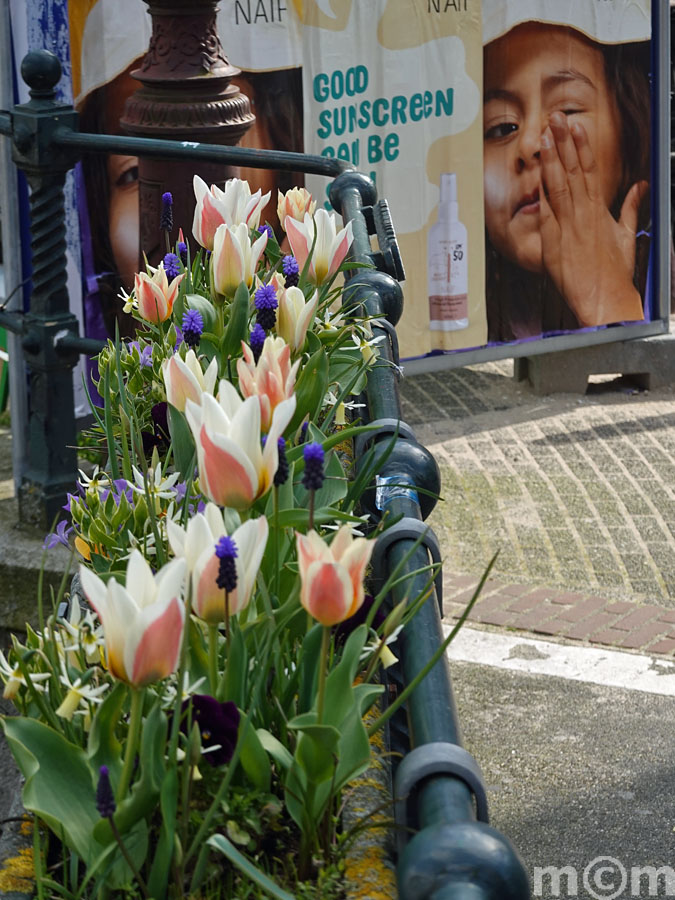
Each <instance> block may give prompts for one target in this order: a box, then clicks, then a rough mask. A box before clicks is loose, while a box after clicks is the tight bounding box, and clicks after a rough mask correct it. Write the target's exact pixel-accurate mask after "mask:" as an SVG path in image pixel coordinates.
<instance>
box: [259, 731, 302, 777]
mask: <svg viewBox="0 0 675 900" xmlns="http://www.w3.org/2000/svg"><path fill="white" fill-rule="evenodd" d="M256 734H257V735H258V737H259V738H260V743H261V744H262V745H263V747H264V748H265V750H266V751H267V752H268V753H269V755H270V756H271V757H272V759H273V760H274V762H275V763H276V764H277V765H278V766H280V767H281V768H282V769H283V771H284V772H287V771H288V770H289V769H290V767H291V765H292V763H293V757H292V756H291V753H290V751H289V749H288V748H287V747H284V745H283V744H282V743H281V741H280V740H279V739H278V738H275V737H274V735H273V734H270V732H269V731H266V730H265V729H264V728H259V729H258V730H257V732H256Z"/></svg>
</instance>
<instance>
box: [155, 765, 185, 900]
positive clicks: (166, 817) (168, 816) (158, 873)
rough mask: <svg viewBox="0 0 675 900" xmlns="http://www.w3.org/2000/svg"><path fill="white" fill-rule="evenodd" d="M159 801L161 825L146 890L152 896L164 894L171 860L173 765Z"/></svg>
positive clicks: (175, 784) (174, 800)
mask: <svg viewBox="0 0 675 900" xmlns="http://www.w3.org/2000/svg"><path fill="white" fill-rule="evenodd" d="M159 802H160V807H161V810H162V825H161V828H160V832H159V839H158V841H157V847H156V850H155V858H154V860H153V862H152V869H151V870H150V878H149V880H148V891H149V893H150V895H151V896H152V897H165V896H166V888H167V884H168V881H169V871H170V869H171V860H172V859H173V851H174V835H175V833H176V812H177V809H178V775H177V772H176V768H175V766H174V767H172V768H171V769H169V771H168V772H167V773H166V775H165V777H164V781H163V782H162V789H161V791H160V796H159Z"/></svg>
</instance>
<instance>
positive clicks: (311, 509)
mask: <svg viewBox="0 0 675 900" xmlns="http://www.w3.org/2000/svg"><path fill="white" fill-rule="evenodd" d="M315 493H316V491H310V492H309V519H308V520H307V531H312V529H313V528H314V494H315Z"/></svg>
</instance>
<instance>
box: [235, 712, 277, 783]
mask: <svg viewBox="0 0 675 900" xmlns="http://www.w3.org/2000/svg"><path fill="white" fill-rule="evenodd" d="M247 722H248V719H247V716H246V715H245V714H244V713H241V718H240V719H239V741H240V742H241V747H240V751H239V762H240V763H241V767H242V769H243V770H244V772H245V773H246V775H247V776H248V777H249V779H250V780H251V781H252V782H253V784H254V786H255V787H256V788H258V790H260V791H263V792H265V793H269V791H270V785H271V781H272V769H271V767H270V761H269V757H268V756H267V753H266V752H265V748H264V746H263V744H262V741H261V740H260V737H259V736H258V733H257V732H256V730H255V729H254V728H247V727H246V724H247Z"/></svg>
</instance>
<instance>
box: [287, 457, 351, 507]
mask: <svg viewBox="0 0 675 900" xmlns="http://www.w3.org/2000/svg"><path fill="white" fill-rule="evenodd" d="M303 468H304V466H303ZM324 474H325V476H326V478H325V481H324V483H323V485H322V487H321V488H320V489H319V490H318V491H316V493H315V494H314V503H315V505H316V506H334V505H335V504H336V503H339V501H340V500H342V499H343V498H344V497H346V496H347V478H346V476H345V473H344V469H343V468H342V463H341V462H340V460H339V458H338V457H337V455H336V454H335V453H331V454H330V456H329V457H328V462H327V463H326V466H325V468H324ZM295 503H296V505H297V506H299V507H300V508H301V509H307V508H308V507H309V491H307V490H306V489H305V488H304V487H303V486H302V484H300V483H299V484H298V485H297V486H296V488H295Z"/></svg>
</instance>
